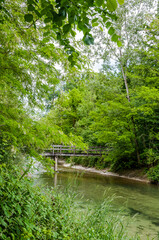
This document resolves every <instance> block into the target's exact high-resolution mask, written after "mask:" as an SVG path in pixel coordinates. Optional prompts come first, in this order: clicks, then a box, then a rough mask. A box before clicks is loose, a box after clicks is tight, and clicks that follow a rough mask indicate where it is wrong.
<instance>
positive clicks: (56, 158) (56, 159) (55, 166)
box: [54, 156, 58, 172]
mask: <svg viewBox="0 0 159 240" xmlns="http://www.w3.org/2000/svg"><path fill="white" fill-rule="evenodd" d="M57 161H58V157H57V156H55V165H54V171H55V172H57Z"/></svg>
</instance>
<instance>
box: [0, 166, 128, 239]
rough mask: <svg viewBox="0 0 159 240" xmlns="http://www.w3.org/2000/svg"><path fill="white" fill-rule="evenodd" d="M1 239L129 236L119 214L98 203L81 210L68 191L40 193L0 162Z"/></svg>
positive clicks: (17, 172) (29, 181) (25, 178)
mask: <svg viewBox="0 0 159 240" xmlns="http://www.w3.org/2000/svg"><path fill="white" fill-rule="evenodd" d="M0 173H1V174H0V176H1V177H0V187H1V188H0V239H2V240H14V239H15V240H17V239H18V240H24V239H27V240H33V239H40V240H45V239H46V240H55V239H59V240H60V239H61V240H66V239H67V240H68V239H70V240H78V239H79V240H86V239H90V240H97V239H98V240H103V239H105V240H118V239H122V240H124V239H125V240H128V239H132V238H129V237H128V236H127V235H126V233H125V231H124V228H123V223H122V221H121V216H120V217H118V216H116V215H113V214H111V213H110V205H109V204H108V201H105V202H104V203H103V204H102V205H101V206H100V207H99V206H98V207H96V208H93V209H92V208H91V209H87V210H86V209H84V210H83V209H82V210H80V207H79V205H78V204H77V200H76V201H75V200H74V196H73V195H72V194H70V193H69V192H66V193H59V192H56V191H55V190H52V191H51V190H46V189H45V193H42V192H41V191H40V189H39V188H38V187H37V186H35V185H34V186H33V182H32V180H31V179H28V178H27V177H23V178H22V175H20V173H19V171H18V169H17V168H14V167H8V166H5V165H4V164H3V165H0Z"/></svg>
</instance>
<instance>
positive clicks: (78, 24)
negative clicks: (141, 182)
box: [0, 0, 159, 240]
mask: <svg viewBox="0 0 159 240" xmlns="http://www.w3.org/2000/svg"><path fill="white" fill-rule="evenodd" d="M52 144H62V145H70V146H77V147H78V148H81V149H83V150H84V149H87V148H88V147H90V146H101V147H107V148H108V149H109V151H108V154H106V155H103V156H102V158H97V157H92V158H91V157H89V158H85V157H83V158H81V157H79V158H72V159H67V160H68V161H71V162H74V163H78V164H82V165H83V166H91V167H96V168H98V169H104V168H109V169H110V170H111V171H113V172H120V171H122V170H134V169H142V170H143V171H144V173H146V174H147V177H148V178H149V180H150V181H151V182H152V183H158V182H159V2H158V1H157V0H156V1H150V0H144V1H142V2H141V1H139V0H125V2H124V1H123V0H118V1H116V0H107V1H105V0H88V1H84V0H79V1H76V0H72V1H70V0H41V1H40V0H25V1H22V0H14V1H12V0H0V239H13V240H14V239H110V240H113V239H114V240H115V239H139V238H128V237H127V236H126V235H125V234H126V233H125V232H124V230H123V229H122V230H121V231H119V230H118V228H117V227H116V231H115V230H114V226H115V222H116V219H115V218H112V222H111V221H110V222H109V223H110V224H109V226H107V228H104V226H105V225H101V226H98V225H95V224H94V225H93V221H92V218H91V217H92V216H91V215H90V216H88V217H87V219H85V220H83V225H82V221H81V220H79V219H76V224H75V225H73V223H74V221H75V220H74V218H73V214H72V213H73V207H72V201H73V200H72V197H71V196H69V195H67V196H63V195H62V194H61V193H57V192H56V191H54V190H53V193H51V192H50V191H48V192H47V194H46V195H44V194H43V193H41V192H40V193H39V189H37V188H34V187H33V185H34V184H33V183H32V180H31V179H29V178H28V177H27V175H28V173H29V172H30V170H31V168H32V165H33V162H34V159H36V160H37V161H39V162H41V163H42V165H43V167H44V168H46V169H47V171H48V172H50V174H54V173H53V168H52V166H53V165H54V160H53V159H50V158H44V157H42V156H41V152H42V151H43V149H47V148H50V147H51V145H52ZM52 194H53V196H54V197H52ZM104 207H105V208H108V206H107V205H106V206H105V205H102V209H103V208H104ZM52 208H53V211H51V210H50V209H52ZM68 209H69V210H68ZM67 211H69V212H67ZM74 211H76V209H74ZM96 211H97V210H96ZM98 211H99V212H100V213H101V209H98ZM98 211H97V212H98ZM63 216H64V217H63ZM98 217H99V216H98V214H97V215H96V214H95V216H94V222H95V221H97V222H98V221H99V219H98ZM106 217H108V216H105V215H104V214H103V215H101V219H102V221H103V224H104V219H105V218H106ZM84 221H85V224H84ZM106 221H107V222H108V220H106ZM113 221H114V222H113ZM80 224H81V225H80ZM91 224H92V225H91ZM102 226H103V227H102ZM79 229H81V232H80V230H79ZM91 231H92V232H91ZM94 231H95V232H96V233H94ZM108 232H109V234H108ZM119 233H120V234H119Z"/></svg>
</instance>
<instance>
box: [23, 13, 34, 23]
mask: <svg viewBox="0 0 159 240" xmlns="http://www.w3.org/2000/svg"><path fill="white" fill-rule="evenodd" d="M24 19H25V21H26V22H32V21H33V15H32V14H30V13H28V14H25V16H24Z"/></svg>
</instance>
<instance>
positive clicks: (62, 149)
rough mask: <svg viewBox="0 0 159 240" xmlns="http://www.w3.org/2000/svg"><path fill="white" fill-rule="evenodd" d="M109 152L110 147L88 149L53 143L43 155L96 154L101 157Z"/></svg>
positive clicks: (76, 155)
mask: <svg viewBox="0 0 159 240" xmlns="http://www.w3.org/2000/svg"><path fill="white" fill-rule="evenodd" d="M107 152H108V147H106V148H102V147H89V148H88V149H87V150H85V151H84V150H81V149H77V148H76V147H75V146H63V145H53V146H52V148H51V149H46V150H45V151H44V153H43V154H42V156H46V157H58V156H63V157H65V156H67V157H71V156H75V157H84V156H94V157H96V156H97V157H100V156H102V155H104V154H106V153H107Z"/></svg>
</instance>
